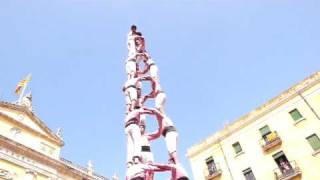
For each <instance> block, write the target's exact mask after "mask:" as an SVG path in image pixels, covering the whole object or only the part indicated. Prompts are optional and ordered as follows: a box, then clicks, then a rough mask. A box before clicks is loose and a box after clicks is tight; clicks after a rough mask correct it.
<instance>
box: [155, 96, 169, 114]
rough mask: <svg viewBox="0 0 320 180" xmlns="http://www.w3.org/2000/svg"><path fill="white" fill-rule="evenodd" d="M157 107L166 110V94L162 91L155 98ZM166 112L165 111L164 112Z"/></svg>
mask: <svg viewBox="0 0 320 180" xmlns="http://www.w3.org/2000/svg"><path fill="white" fill-rule="evenodd" d="M154 103H155V108H156V109H159V110H160V111H164V104H165V103H166V94H165V93H164V92H160V93H158V94H157V96H156V97H155V99H154ZM162 113H164V112H162Z"/></svg>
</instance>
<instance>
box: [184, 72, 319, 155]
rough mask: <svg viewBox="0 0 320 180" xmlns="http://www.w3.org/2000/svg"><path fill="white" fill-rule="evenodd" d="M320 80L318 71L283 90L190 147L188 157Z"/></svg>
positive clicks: (222, 138)
mask: <svg viewBox="0 0 320 180" xmlns="http://www.w3.org/2000/svg"><path fill="white" fill-rule="evenodd" d="M319 82H320V72H316V73H314V74H312V75H311V76H309V77H307V78H306V79H304V80H302V81H301V82H299V83H297V84H295V85H293V86H292V87H291V88H289V89H288V90H286V91H284V92H282V93H281V94H280V95H278V96H276V97H274V98H272V99H271V100H269V101H268V102H266V103H265V104H263V105H262V106H260V107H258V108H256V109H255V110H253V111H251V112H249V113H248V114H246V115H244V116H242V117H240V118H239V119H238V120H236V121H234V122H233V123H231V124H229V125H227V126H226V127H224V128H223V129H222V130H220V131H218V132H216V133H215V134H213V135H211V136H209V137H208V138H206V139H205V140H204V141H202V142H200V143H199V144H196V145H193V146H192V147H191V148H189V149H188V151H187V157H188V158H192V157H194V156H196V155H197V154H199V153H201V152H202V151H203V150H205V149H207V148H209V147H210V146H211V145H213V144H216V143H218V142H220V141H222V140H224V139H225V138H227V137H229V136H230V135H231V134H233V133H235V132H236V131H238V130H240V129H242V128H244V127H245V126H248V125H249V124H251V123H253V122H254V121H256V120H258V119H259V118H260V117H262V116H264V115H265V114H267V113H269V112H271V111H272V110H274V109H276V108H277V107H279V106H281V105H282V104H284V103H286V102H288V101H289V100H291V99H293V98H294V97H296V96H298V93H302V92H304V91H306V90H307V89H310V88H311V87H313V86H314V85H316V84H318V83H319Z"/></svg>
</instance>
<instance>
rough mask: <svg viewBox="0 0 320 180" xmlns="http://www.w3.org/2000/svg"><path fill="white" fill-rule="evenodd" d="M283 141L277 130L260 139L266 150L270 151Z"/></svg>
mask: <svg viewBox="0 0 320 180" xmlns="http://www.w3.org/2000/svg"><path fill="white" fill-rule="evenodd" d="M281 143H282V140H281V138H280V136H279V135H278V133H277V132H276V131H274V132H272V133H270V134H268V135H267V136H266V137H265V138H262V139H260V144H261V147H262V149H263V150H264V151H268V150H269V149H271V148H273V147H275V146H278V145H280V144H281Z"/></svg>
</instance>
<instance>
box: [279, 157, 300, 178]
mask: <svg viewBox="0 0 320 180" xmlns="http://www.w3.org/2000/svg"><path fill="white" fill-rule="evenodd" d="M301 174H302V172H301V169H300V168H299V166H298V165H297V163H296V162H295V161H290V162H289V164H285V165H282V166H281V167H280V168H276V169H275V170H274V175H275V178H276V180H291V179H293V178H296V177H301Z"/></svg>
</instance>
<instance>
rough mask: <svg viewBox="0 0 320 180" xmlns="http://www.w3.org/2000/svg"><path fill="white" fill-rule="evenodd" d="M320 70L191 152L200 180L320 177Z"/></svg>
mask: <svg viewBox="0 0 320 180" xmlns="http://www.w3.org/2000/svg"><path fill="white" fill-rule="evenodd" d="M319 116H320V72H317V73H315V74H313V75H312V76H310V77H308V78H306V79H305V80H303V81H302V82H300V83H298V84H296V85H294V86H293V87H291V88H290V89H288V90H287V91H285V92H283V93H281V94H280V95H279V96H277V97H275V98H273V99H271V100H270V101H268V102H267V103H265V104H264V105H262V106H260V107H258V108H257V109H255V110H253V111H252V112H250V113H248V114H247V115H245V116H243V117H241V118H240V119H238V120H237V121H235V122H233V123H231V124H229V125H227V126H226V127H225V128H224V129H222V130H221V131H218V132H216V133H215V134H213V135H212V136H210V137H208V138H206V139H205V140H204V141H202V142H200V143H199V144H196V145H194V146H192V147H191V148H190V149H189V150H188V158H189V160H190V162H191V167H192V171H193V175H194V179H195V180H216V179H219V180H255V179H258V180H272V179H275V180H300V179H302V180H318V179H320V171H319V167H320V139H319V137H320V117H319Z"/></svg>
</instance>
